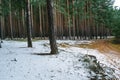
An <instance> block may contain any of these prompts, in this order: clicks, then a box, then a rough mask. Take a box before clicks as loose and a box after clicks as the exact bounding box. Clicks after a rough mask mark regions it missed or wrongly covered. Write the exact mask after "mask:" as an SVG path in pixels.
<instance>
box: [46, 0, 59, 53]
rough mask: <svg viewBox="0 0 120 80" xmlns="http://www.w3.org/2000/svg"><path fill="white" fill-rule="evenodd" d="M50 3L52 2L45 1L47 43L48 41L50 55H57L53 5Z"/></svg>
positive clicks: (50, 0) (49, 0)
mask: <svg viewBox="0 0 120 80" xmlns="http://www.w3.org/2000/svg"><path fill="white" fill-rule="evenodd" d="M52 2H53V1H52V0H47V10H48V26H49V41H50V48H51V54H57V53H58V48H57V44H56V38H55V31H54V20H53V3H52Z"/></svg>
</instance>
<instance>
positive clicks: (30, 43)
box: [26, 0, 32, 47]
mask: <svg viewBox="0 0 120 80" xmlns="http://www.w3.org/2000/svg"><path fill="white" fill-rule="evenodd" d="M26 5H27V7H26V27H27V40H28V41H27V42H28V47H32V40H31V15H30V0H27V1H26Z"/></svg>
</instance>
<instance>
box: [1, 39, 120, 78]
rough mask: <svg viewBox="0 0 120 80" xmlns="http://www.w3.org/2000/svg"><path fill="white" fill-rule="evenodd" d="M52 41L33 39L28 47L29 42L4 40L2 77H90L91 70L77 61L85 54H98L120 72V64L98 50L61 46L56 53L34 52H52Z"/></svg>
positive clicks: (70, 42) (101, 59)
mask: <svg viewBox="0 0 120 80" xmlns="http://www.w3.org/2000/svg"><path fill="white" fill-rule="evenodd" d="M90 42H91V41H71V40H58V41H57V43H58V44H61V43H67V44H70V45H71V44H76V43H77V44H78V43H90ZM48 44H49V41H48V40H40V41H36V42H33V48H27V47H26V46H27V43H26V42H18V41H4V43H2V48H0V80H89V77H90V73H89V72H90V70H89V69H87V68H86V66H85V65H84V63H82V62H80V61H78V60H79V59H80V58H82V57H83V56H84V55H85V54H90V55H95V56H96V57H97V59H98V60H99V61H100V62H101V63H103V64H106V65H108V66H110V67H112V68H114V69H116V75H118V74H120V71H119V70H118V67H116V66H114V65H112V64H111V63H110V62H109V60H108V59H107V58H106V56H105V55H103V54H101V53H99V52H98V51H97V50H93V49H84V48H77V47H72V46H70V47H61V46H59V54H57V55H35V54H34V53H49V52H50V48H49V45H48Z"/></svg>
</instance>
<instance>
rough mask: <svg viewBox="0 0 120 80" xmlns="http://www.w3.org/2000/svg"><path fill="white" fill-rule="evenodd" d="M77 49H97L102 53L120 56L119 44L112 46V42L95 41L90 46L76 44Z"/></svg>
mask: <svg viewBox="0 0 120 80" xmlns="http://www.w3.org/2000/svg"><path fill="white" fill-rule="evenodd" d="M77 46H78V47H82V48H90V49H97V50H99V51H100V52H102V53H108V52H110V51H115V52H117V53H119V54H120V44H113V43H112V40H111V39H109V40H95V41H94V42H92V43H91V44H77Z"/></svg>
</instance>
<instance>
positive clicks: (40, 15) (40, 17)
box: [39, 5, 42, 39]
mask: <svg viewBox="0 0 120 80" xmlns="http://www.w3.org/2000/svg"><path fill="white" fill-rule="evenodd" d="M41 11H42V10H41V6H40V5H39V27H40V38H41V39H42V13H41Z"/></svg>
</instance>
